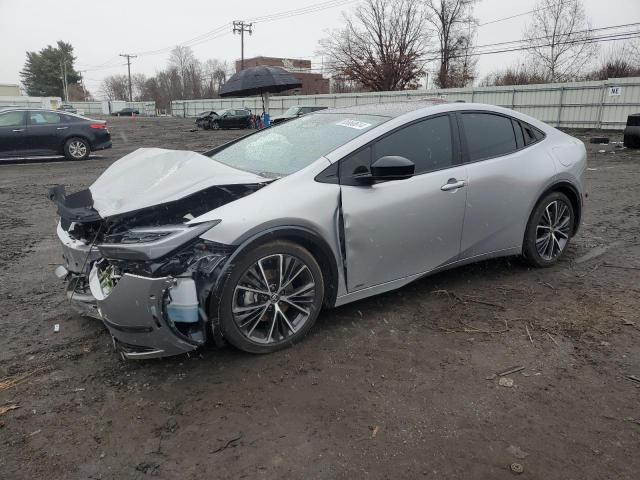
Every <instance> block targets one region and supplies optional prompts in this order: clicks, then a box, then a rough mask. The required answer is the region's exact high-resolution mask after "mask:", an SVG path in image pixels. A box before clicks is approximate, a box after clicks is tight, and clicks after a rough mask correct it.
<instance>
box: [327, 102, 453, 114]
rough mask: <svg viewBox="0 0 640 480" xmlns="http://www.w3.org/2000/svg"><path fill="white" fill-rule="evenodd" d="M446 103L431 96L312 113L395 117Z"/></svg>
mask: <svg viewBox="0 0 640 480" xmlns="http://www.w3.org/2000/svg"><path fill="white" fill-rule="evenodd" d="M446 103H448V102H446V101H445V100H442V99H440V98H431V99H420V100H409V101H404V102H390V103H369V104H364V105H353V106H351V107H340V108H329V109H327V110H321V111H318V112H314V113H317V114H318V115H324V114H327V113H352V114H354V115H379V116H383V117H389V118H395V117H399V116H401V115H404V114H405V113H409V112H413V111H414V110H421V109H423V108H428V107H436V106H438V105H443V104H446Z"/></svg>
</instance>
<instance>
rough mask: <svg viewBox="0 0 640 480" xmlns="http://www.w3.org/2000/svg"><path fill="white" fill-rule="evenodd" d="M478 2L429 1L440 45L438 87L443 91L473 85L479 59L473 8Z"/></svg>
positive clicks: (430, 17)
mask: <svg viewBox="0 0 640 480" xmlns="http://www.w3.org/2000/svg"><path fill="white" fill-rule="evenodd" d="M476 2H477V0H426V1H425V6H426V9H427V21H428V22H429V23H430V24H431V27H432V28H433V35H434V36H435V37H436V39H437V42H438V44H439V53H440V59H439V67H438V74H437V76H436V78H435V80H434V83H435V84H436V85H437V86H438V87H440V88H451V87H464V86H466V85H467V84H469V83H470V82H471V81H473V78H474V77H475V70H476V66H477V61H478V59H477V57H476V56H474V55H472V54H471V53H472V52H471V50H472V48H473V38H474V37H475V19H474V18H473V7H474V6H475V4H476Z"/></svg>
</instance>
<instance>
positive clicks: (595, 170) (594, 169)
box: [587, 168, 598, 172]
mask: <svg viewBox="0 0 640 480" xmlns="http://www.w3.org/2000/svg"><path fill="white" fill-rule="evenodd" d="M587 170H588V171H590V172H597V171H598V169H597V168H587Z"/></svg>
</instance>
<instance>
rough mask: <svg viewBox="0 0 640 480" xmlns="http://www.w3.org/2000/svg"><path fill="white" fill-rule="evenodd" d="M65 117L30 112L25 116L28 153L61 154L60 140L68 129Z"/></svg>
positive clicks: (53, 113)
mask: <svg viewBox="0 0 640 480" xmlns="http://www.w3.org/2000/svg"><path fill="white" fill-rule="evenodd" d="M66 118H67V117H66V115H62V114H59V113H56V112H48V111H40V110H30V111H29V113H28V115H27V137H28V139H29V140H28V141H29V151H31V152H32V153H34V154H55V153H62V140H63V138H64V136H65V135H66V130H68V129H69V124H68V122H66V120H65V119H66Z"/></svg>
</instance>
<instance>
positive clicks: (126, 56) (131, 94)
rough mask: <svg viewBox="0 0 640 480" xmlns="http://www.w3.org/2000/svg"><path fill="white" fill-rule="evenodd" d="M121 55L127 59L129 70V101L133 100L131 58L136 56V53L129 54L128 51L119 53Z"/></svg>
mask: <svg viewBox="0 0 640 480" xmlns="http://www.w3.org/2000/svg"><path fill="white" fill-rule="evenodd" d="M120 56H121V57H125V58H126V59H127V71H128V72H129V101H130V102H133V93H132V90H131V59H132V58H136V57H137V55H131V54H129V53H121V54H120Z"/></svg>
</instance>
